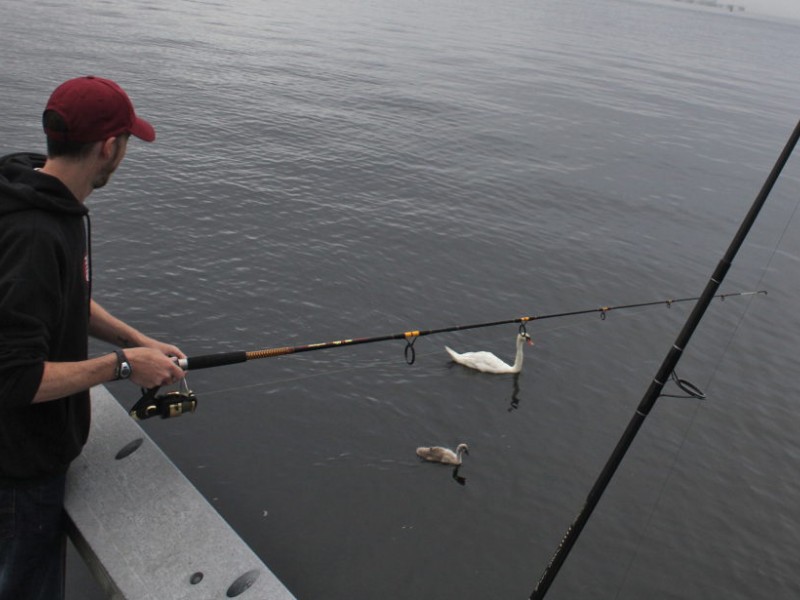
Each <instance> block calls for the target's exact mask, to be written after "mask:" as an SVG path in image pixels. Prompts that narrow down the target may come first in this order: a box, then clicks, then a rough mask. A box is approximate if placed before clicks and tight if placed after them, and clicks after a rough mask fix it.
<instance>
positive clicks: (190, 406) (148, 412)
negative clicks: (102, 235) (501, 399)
mask: <svg viewBox="0 0 800 600" xmlns="http://www.w3.org/2000/svg"><path fill="white" fill-rule="evenodd" d="M766 293H767V292H766V290H759V291H754V292H731V293H728V294H717V295H716V296H715V298H719V299H720V300H725V299H726V298H731V297H734V296H753V295H756V294H766ZM699 299H700V296H696V297H694V298H677V299H667V300H655V301H651V302H638V303H636V304H621V305H617V306H601V307H599V308H589V309H584V310H573V311H568V312H559V313H550V314H544V315H536V316H529V317H517V318H515V319H506V320H503V321H491V322H488V323H473V324H470V325H454V326H451V327H443V328H441V329H429V330H427V331H419V330H415V331H404V332H402V333H394V334H391V335H382V336H377V337H363V338H354V339H346V340H336V341H332V342H320V343H316V344H305V345H301V346H282V347H278V348H264V349H262V350H250V351H243V350H240V351H236V352H221V353H217V354H205V355H201V356H192V357H188V358H182V359H180V360H178V365H179V366H180V367H181V368H182V369H183V370H184V371H193V370H196V369H208V368H211V367H221V366H224V365H232V364H237V363H243V362H246V361H248V360H255V359H259V358H272V357H275V356H284V355H286V354H297V353H299V352H309V351H312V350H325V349H327V348H340V347H342V346H355V345H357V344H370V343H373V342H385V341H387V340H401V339H404V340H406V348H405V358H406V362H407V363H408V364H410V365H411V364H414V360H415V357H416V352H415V350H414V342H416V340H417V338H420V337H423V336H426V335H434V334H439V333H449V332H453V331H463V330H466V329H477V328H479V327H496V326H498V325H508V324H511V323H519V324H520V333H523V332H524V331H525V324H526V323H530V322H531V321H542V320H544V319H556V318H563V317H574V316H577V315H586V314H590V313H600V318H601V319H603V320H605V318H606V315H607V314H608V313H609V312H611V311H614V310H626V309H631V308H643V307H647V306H656V305H662V304H663V305H666V306H667V307H668V308H670V307H672V305H673V304H678V303H681V302H693V301H695V300H699ZM158 390H159V388H158V387H155V388H151V389H149V390H146V391H145V393H144V395H143V396H142V397H141V398H140V399H139V401H138V402H137V403H136V404H135V405H134V406H133V408H132V409H131V410H130V414H131V416H132V417H135V418H137V419H147V418H149V417H153V416H156V415H160V416H161V417H162V418H167V417H176V416H179V415H181V414H183V413H185V412H192V411H194V409H195V408H196V407H197V398H196V396H195V395H194V394H193V393H192V392H191V391H190V390H189V389H188V387H187V386H185V385H184V384H183V381H182V387H181V390H179V391H174V392H169V393H168V394H166V395H163V396H157V395H156V394H157V392H158Z"/></svg>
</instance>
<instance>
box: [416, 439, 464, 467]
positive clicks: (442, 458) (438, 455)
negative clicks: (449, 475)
mask: <svg viewBox="0 0 800 600" xmlns="http://www.w3.org/2000/svg"><path fill="white" fill-rule="evenodd" d="M462 454H469V447H468V446H467V445H466V444H459V445H458V446H457V447H456V451H455V452H453V451H452V450H450V448H443V447H442V446H422V447H420V448H417V456H419V457H420V458H424V459H425V460H429V461H431V462H440V463H444V464H446V465H460V464H461V455H462Z"/></svg>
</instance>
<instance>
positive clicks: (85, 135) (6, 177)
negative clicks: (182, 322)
mask: <svg viewBox="0 0 800 600" xmlns="http://www.w3.org/2000/svg"><path fill="white" fill-rule="evenodd" d="M43 125H44V130H45V134H46V137H47V157H46V158H45V157H44V156H40V155H35V154H14V155H10V156H6V157H4V158H2V159H0V600H12V599H14V600H21V599H25V600H28V599H31V600H35V599H42V600H50V599H53V598H63V596H64V590H63V587H64V583H63V581H64V571H63V569H64V567H63V563H64V548H65V536H64V527H63V499H64V482H65V473H66V471H67V468H68V466H69V464H70V462H71V461H72V460H73V459H74V458H75V457H76V456H77V455H78V454H79V453H80V451H81V449H82V447H83V445H84V444H85V442H86V439H87V436H88V433H89V420H90V406H89V392H88V390H89V388H90V387H92V386H94V385H98V384H101V383H103V382H106V381H112V380H115V379H123V378H128V379H130V380H131V381H132V382H133V383H135V384H137V385H139V386H141V387H147V388H150V387H155V386H162V385H167V384H170V383H174V382H176V381H178V380H179V379H180V378H181V377H183V371H182V370H181V369H180V367H178V366H177V364H176V361H175V360H174V358H175V357H178V358H184V357H185V356H184V354H183V353H182V352H181V351H180V350H179V349H178V348H176V347H175V346H172V345H169V344H165V343H162V342H159V341H157V340H155V339H153V338H150V337H148V336H146V335H144V334H143V333H141V332H139V331H138V330H136V329H135V328H133V327H131V326H130V325H127V324H126V323H124V322H122V321H120V320H119V319H117V318H115V317H113V316H112V315H111V314H109V313H108V312H107V311H106V310H105V309H103V308H102V307H101V306H100V305H99V304H97V303H96V302H95V301H94V300H92V298H91V280H92V277H91V275H92V273H91V252H90V250H91V246H90V228H89V217H88V209H87V208H86V206H85V204H84V203H85V200H86V199H87V197H88V196H89V195H90V194H91V193H92V191H93V190H95V189H97V188H101V187H103V186H104V185H105V184H106V183H107V182H108V181H109V178H110V177H111V175H112V174H113V173H114V171H115V170H116V169H117V167H118V166H119V164H120V163H121V162H122V159H123V157H124V156H125V151H126V148H127V144H128V138H129V137H130V135H134V136H136V137H138V138H140V139H142V140H145V141H147V142H152V141H153V140H154V139H155V131H154V129H153V127H152V126H151V125H150V124H149V123H148V122H147V121H145V120H143V119H141V118H139V117H138V116H137V115H136V114H135V112H134V109H133V105H132V104H131V101H130V99H129V98H128V96H127V94H126V93H125V92H124V91H123V90H122V88H120V87H119V86H118V85H117V84H116V83H114V82H113V81H110V80H107V79H102V78H99V77H79V78H76V79H71V80H69V81H67V82H65V83H63V84H62V85H60V86H59V87H58V88H56V90H55V91H54V92H53V94H52V96H51V97H50V99H49V101H48V103H47V107H46V109H45V111H44V114H43ZM90 335H91V336H93V337H97V338H99V339H101V340H104V341H106V342H109V343H111V344H114V345H115V346H118V347H120V349H119V350H116V351H115V352H113V353H111V354H107V355H104V356H99V357H96V358H88V336H90ZM122 348H124V349H125V350H122Z"/></svg>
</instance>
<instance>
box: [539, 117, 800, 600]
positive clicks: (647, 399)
mask: <svg viewBox="0 0 800 600" xmlns="http://www.w3.org/2000/svg"><path fill="white" fill-rule="evenodd" d="M798 139H800V122H798V123H797V125H796V126H795V128H794V131H793V132H792V135H791V136H790V137H789V140H788V141H787V142H786V146H785V147H784V149H783V151H782V152H781V154H780V156H779V157H778V160H777V162H776V163H775V165H774V166H773V167H772V171H771V172H770V174H769V176H768V177H767V179H766V181H765V182H764V185H763V186H762V188H761V191H760V192H759V194H758V196H756V199H755V200H754V202H753V205H752V206H751V207H750V210H749V211H748V212H747V215H746V216H745V218H744V220H743V221H742V224H741V225H740V226H739V230H738V231H737V232H736V234H735V235H734V237H733V240H732V241H731V243H730V246H729V247H728V250H727V251H726V252H725V254H724V255H723V257H722V260H720V262H719V264H718V265H717V267H716V268H715V270H714V272H713V273H712V275H711V278H710V279H709V281H708V283H707V284H706V287H705V289H704V290H703V293H702V295H701V296H700V299H699V301H698V302H697V304H696V305H695V306H694V308H693V310H692V312H691V314H690V315H689V318H688V319H687V320H686V323H685V324H684V326H683V329H681V331H680V333H679V334H678V337H677V338H676V340H675V343H674V344H673V345H672V347H671V348H670V349H669V352H667V355H666V357H665V358H664V361H663V362H662V363H661V367H660V368H659V369H658V372H657V373H656V376H655V378H654V379H653V381H652V383H651V384H650V386H649V387H648V388H647V391H646V392H645V394H644V396H643V397H642V400H641V402H640V403H639V406H638V407H637V409H636V412H635V413H634V415H633V417H631V420H630V421H629V423H628V426H627V427H626V429H625V431H624V432H623V434H622V437H621V438H620V440H619V442H618V443H617V445H616V447H615V448H614V451H613V452H612V454H611V456H610V457H609V458H608V461H607V462H606V465H605V467H603V470H602V472H601V473H600V475H599V477H598V478H597V481H596V482H595V484H594V486H593V487H592V489H591V491H590V492H589V495H588V496H587V498H586V503H585V504H584V506H583V508H582V509H581V511H580V512H579V513H578V516H577V517H576V518H575V520H574V521H573V522H572V524H571V525H570V526H569V528H568V529H567V532H566V534H564V537H563V538H562V540H561V544H560V545H559V546H558V548H557V550H556V553H555V555H554V556H553V558H552V559H551V560H550V563H549V564H548V565H547V567H546V568H545V570H544V572H543V573H542V576H541V578H540V579H539V583H538V584H537V585H536V587H535V588H534V590H533V592H532V593H531V595H530V598H529V600H541V598H544V596H545V594H546V593H547V590H548V589H549V588H550V585H551V584H552V583H553V580H554V579H555V577H556V575H557V574H558V571H559V569H560V568H561V565H563V563H564V561H565V560H566V558H567V556H568V555H569V552H570V550H571V549H572V547H573V546H574V545H575V542H576V541H577V540H578V536H580V534H581V531H582V530H583V528H584V526H585V525H586V522H587V521H588V520H589V517H590V516H591V514H592V511H593V510H594V508H595V507H596V506H597V503H598V502H599V501H600V498H601V496H602V495H603V492H604V491H605V489H606V487H607V486H608V484H609V482H610V481H611V478H612V477H613V476H614V473H615V471H616V470H617V467H619V465H620V463H621V462H622V459H623V457H624V456H625V453H626V452H627V450H628V448H629V447H630V445H631V443H632V442H633V439H634V438H635V437H636V434H637V432H638V431H639V428H640V427H641V426H642V424H643V423H644V420H645V418H646V417H647V415H648V414H649V413H650V411H651V410H652V408H653V405H654V404H655V402H656V400H657V399H658V397H659V396H660V395H661V390H662V388H663V387H664V385H665V383H666V382H667V379H668V378H669V377H670V376H671V375H674V372H675V366H676V365H677V364H678V361H679V360H680V358H681V356H682V354H683V351H684V349H685V348H686V345H687V344H688V343H689V339H690V338H691V337H692V334H693V333H694V330H695V329H696V327H697V325H698V324H699V323H700V320H701V319H702V318H703V314H704V313H705V311H706V309H707V308H708V306H709V304H711V300H712V299H713V298H714V292H715V291H716V290H717V289H718V288H719V286H720V284H721V283H722V280H723V279H724V278H725V275H726V274H727V273H728V269H729V268H730V266H731V263H732V262H733V259H734V257H735V256H736V254H737V252H738V251H739V249H740V248H741V246H742V244H743V243H744V240H745V238H746V237H747V234H748V233H749V231H750V229H751V227H752V226H753V223H754V222H755V220H756V217H757V216H758V213H759V212H760V211H761V208H762V207H763V206H764V203H765V202H766V200H767V197H768V196H769V194H770V192H771V191H772V188H773V186H774V185H775V182H776V181H777V180H778V176H779V175H780V173H781V171H782V170H783V167H784V166H785V165H786V163H787V162H788V160H789V157H790V156H791V154H792V151H793V150H794V147H795V146H796V145H797V141H798Z"/></svg>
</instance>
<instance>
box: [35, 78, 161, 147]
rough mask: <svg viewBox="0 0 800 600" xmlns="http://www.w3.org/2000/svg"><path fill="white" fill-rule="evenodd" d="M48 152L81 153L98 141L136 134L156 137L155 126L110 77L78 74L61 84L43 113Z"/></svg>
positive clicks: (142, 137)
mask: <svg viewBox="0 0 800 600" xmlns="http://www.w3.org/2000/svg"><path fill="white" fill-rule="evenodd" d="M42 125H43V126H44V132H45V134H46V135H47V153H48V155H49V156H51V157H54V156H73V157H80V156H81V155H83V154H84V153H85V152H87V151H88V148H90V147H91V146H92V145H93V144H95V143H96V142H104V141H106V140H108V139H109V138H117V137H120V136H122V135H131V134H132V135H135V136H136V137H138V138H140V139H143V140H144V141H146V142H152V141H153V140H154V139H156V132H155V130H154V129H153V126H152V125H150V123H148V122H147V121H145V120H144V119H141V118H139V117H137V116H136V113H135V112H134V110H133V104H132V103H131V101H130V98H128V95H127V94H126V93H125V91H124V90H123V89H122V88H121V87H119V86H118V85H117V84H116V83H114V82H113V81H111V80H110V79H103V78H101V77H93V76H87V77H77V78H75V79H70V80H69V81H66V82H64V83H62V84H61V85H60V86H58V87H57V88H56V89H55V91H54V92H53V93H52V95H51V96H50V99H49V100H48V101H47V107H46V108H45V110H44V113H43V115H42Z"/></svg>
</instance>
